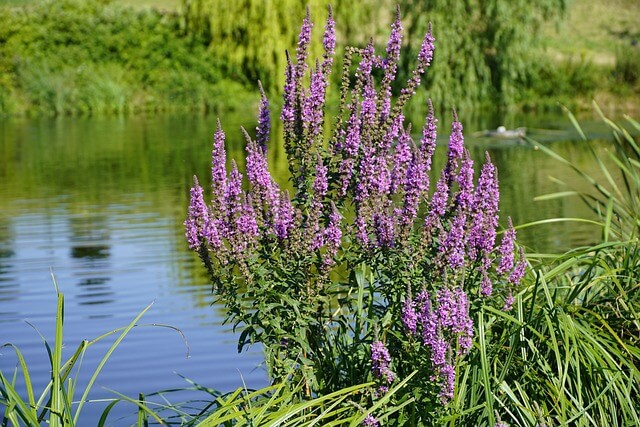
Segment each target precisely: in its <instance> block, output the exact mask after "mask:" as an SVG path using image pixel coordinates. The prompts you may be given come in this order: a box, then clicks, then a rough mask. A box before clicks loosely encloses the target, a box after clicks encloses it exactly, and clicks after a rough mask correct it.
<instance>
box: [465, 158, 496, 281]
mask: <svg viewBox="0 0 640 427" xmlns="http://www.w3.org/2000/svg"><path fill="white" fill-rule="evenodd" d="M486 158H487V161H486V162H485V164H484V165H483V166H482V170H481V172H480V178H478V186H477V187H476V192H475V197H474V202H473V207H472V211H473V213H472V220H471V230H470V232H469V256H470V258H471V259H487V258H488V257H489V253H490V252H491V251H492V250H493V246H494V244H495V240H496V228H497V227H498V203H499V199H500V196H499V191H498V180H497V178H496V170H495V166H494V165H493V164H492V163H491V159H490V158H489V154H488V153H487V154H486ZM485 267H486V269H488V265H487V266H485Z"/></svg>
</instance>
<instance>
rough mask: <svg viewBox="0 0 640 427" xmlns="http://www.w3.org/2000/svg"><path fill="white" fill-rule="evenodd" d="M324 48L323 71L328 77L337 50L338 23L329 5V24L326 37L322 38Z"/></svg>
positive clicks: (325, 28)
mask: <svg viewBox="0 0 640 427" xmlns="http://www.w3.org/2000/svg"><path fill="white" fill-rule="evenodd" d="M322 47H323V48H324V59H323V61H322V70H323V73H324V75H325V77H326V76H328V75H329V73H330V72H331V66H332V65H333V54H334V53H335V49H336V23H335V21H334V20H333V9H332V8H331V5H329V16H328V17H327V24H326V25H325V27H324V36H323V37H322Z"/></svg>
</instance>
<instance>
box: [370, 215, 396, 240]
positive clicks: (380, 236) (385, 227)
mask: <svg viewBox="0 0 640 427" xmlns="http://www.w3.org/2000/svg"><path fill="white" fill-rule="evenodd" d="M394 217H395V215H388V214H387V213H386V212H376V213H374V215H373V226H374V231H375V233H376V239H377V242H378V247H382V248H391V247H393V246H394V243H395V220H394V219H395V218H394Z"/></svg>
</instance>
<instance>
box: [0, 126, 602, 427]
mask: <svg viewBox="0 0 640 427" xmlns="http://www.w3.org/2000/svg"><path fill="white" fill-rule="evenodd" d="M519 120H520V121H519V123H518V124H519V125H529V126H532V127H538V128H550V129H555V131H554V132H546V131H545V132H541V133H540V134H539V135H538V137H539V138H540V139H543V140H546V144H548V145H549V146H551V147H552V148H553V149H555V150H557V151H558V152H559V153H560V154H562V155H563V156H565V157H568V158H570V159H571V160H572V161H574V162H576V163H577V164H579V165H581V166H583V167H586V168H593V169H595V166H594V165H593V161H592V158H591V157H590V154H589V152H588V148H587V145H586V143H584V142H574V141H572V139H574V135H573V134H572V133H571V132H569V129H570V125H569V124H568V123H567V121H566V119H565V118H563V117H546V118H543V117H526V118H520V119H519ZM463 123H464V120H463ZM497 124H499V123H494V122H491V120H490V119H488V120H485V121H484V122H483V121H482V120H481V121H479V122H478V123H476V124H470V125H469V124H466V123H465V126H466V129H467V131H468V132H467V135H470V134H471V133H472V132H473V131H474V130H476V129H479V128H482V127H488V126H496V125H497ZM507 124H508V123H507ZM240 125H244V126H245V127H247V128H248V129H253V128H254V127H255V123H254V119H253V118H252V117H246V116H240V117H238V116H233V115H227V117H226V119H225V120H223V127H224V128H225V130H226V132H227V140H228V147H227V151H228V153H229V154H230V155H231V156H233V157H235V158H236V159H238V160H240V161H239V163H240V165H241V166H242V164H243V161H242V160H241V159H242V158H243V157H242V147H243V143H242V141H241V138H240V131H239V126H240ZM214 128H215V118H213V117H194V116H161V117H151V118H144V117H131V118H62V119H5V120H4V121H0V344H2V343H6V342H10V343H13V344H16V345H17V346H19V347H20V349H21V350H22V352H23V353H24V355H25V357H26V360H27V363H28V365H29V368H30V374H31V376H32V379H33V381H34V383H35V388H36V393H38V392H39V391H40V390H42V388H43V386H44V384H46V382H47V381H48V378H49V367H48V366H49V365H48V360H47V356H46V351H45V348H44V346H43V344H42V341H41V340H40V338H39V336H38V334H37V332H36V331H35V330H34V329H33V328H32V327H31V326H29V325H28V324H27V323H26V322H25V321H29V322H30V323H32V324H33V325H35V326H36V327H37V328H38V329H39V331H40V332H41V333H42V334H43V335H44V336H45V337H46V338H47V339H49V340H50V341H53V336H54V335H53V334H54V332H53V329H54V321H53V318H54V314H55V304H56V296H55V291H54V287H53V284H52V280H51V277H50V273H49V271H50V268H53V270H54V272H55V275H56V278H57V281H58V283H59V286H60V289H61V291H62V292H63V293H64V294H65V297H66V312H65V314H66V318H65V339H64V342H65V348H66V352H67V353H66V354H67V355H69V354H70V353H71V352H72V351H73V349H75V347H76V346H77V345H78V343H79V342H80V341H81V340H82V339H91V338H94V337H97V336H99V335H101V334H102V333H104V332H107V331H109V330H112V329H114V328H117V327H121V326H125V325H126V324H127V323H128V322H129V321H130V320H131V319H133V317H134V316H135V315H136V314H137V313H138V312H140V311H141V310H142V309H143V308H144V307H145V306H146V305H147V304H149V303H151V302H154V305H153V307H152V308H151V309H150V310H149V312H148V313H147V314H146V315H145V317H144V318H143V320H142V322H141V323H149V324H152V323H158V324H168V325H172V326H175V327H177V328H180V330H182V332H184V334H185V335H186V337H187V340H188V346H189V351H190V357H189V358H186V353H187V348H186V346H185V344H184V343H183V341H182V338H181V337H180V335H179V334H178V333H176V332H174V331H173V330H170V329H166V328H159V327H145V328H136V329H134V330H133V331H132V332H131V334H130V336H129V337H127V338H126V339H125V341H124V342H123V344H122V345H121V346H120V347H119V348H118V349H117V350H116V352H115V353H114V355H113V356H112V358H111V359H110V360H109V362H108V363H107V365H106V367H105V369H104V371H103V372H102V374H101V375H100V376H99V377H98V380H97V382H96V384H95V386H94V390H93V392H92V394H91V398H92V399H103V398H109V397H113V393H112V392H110V391H109V390H107V389H112V390H117V391H118V392H121V393H124V394H126V395H128V396H132V397H136V396H137V395H138V393H140V392H143V393H145V394H148V393H151V392H153V391H158V390H161V389H168V388H172V387H183V386H187V385H188V384H187V383H186V382H185V381H184V380H183V379H182V378H180V376H178V375H177V374H176V373H178V374H180V375H183V376H186V377H188V378H191V379H193V380H195V381H197V382H198V383H200V384H202V385H205V386H207V387H211V388H215V389H218V390H222V391H231V390H233V389H235V388H236V387H238V386H241V385H242V384H243V383H245V384H246V385H247V386H248V387H261V386H264V385H266V383H267V380H266V374H265V371H264V368H263V367H261V366H260V363H261V354H260V351H259V349H258V348H256V349H254V350H253V351H251V352H249V353H243V354H241V355H238V354H237V353H236V344H235V343H236V336H235V335H233V334H232V333H231V331H230V328H229V326H227V325H221V323H222V321H223V319H224V312H223V311H222V309H221V307H219V306H216V305H212V302H213V297H212V295H211V293H210V287H209V284H208V283H207V279H206V277H205V275H204V271H203V269H202V268H201V266H200V264H199V261H198V260H197V259H196V258H195V257H194V256H193V254H191V253H190V252H189V251H188V250H187V247H186V243H185V241H184V237H183V228H182V221H183V220H184V216H185V211H186V206H187V204H188V189H189V187H190V185H191V176H192V175H193V174H197V175H198V176H199V177H200V178H201V180H202V181H205V180H206V177H207V175H208V171H209V154H210V142H211V136H212V133H213V130H214ZM594 129H595V128H594ZM446 130H447V129H446V126H441V131H440V133H441V134H442V135H443V137H445V138H446V135H445V134H448V132H447V131H446ZM467 140H468V147H469V149H470V151H471V153H472V156H474V158H476V159H482V158H483V157H484V151H485V150H488V151H489V152H490V153H491V156H492V158H493V159H494V162H495V163H496V164H497V166H498V169H499V174H500V183H501V193H502V201H501V210H502V214H503V215H511V216H512V217H513V220H514V223H515V224H522V223H526V222H530V221H534V220H539V219H545V218H553V217H565V216H568V217H581V216H582V217H584V216H585V215H588V212H587V211H586V209H585V208H584V207H583V206H582V205H581V204H580V202H579V201H577V200H575V199H574V200H571V199H562V200H554V201H547V202H534V201H533V197H534V196H536V195H540V194H544V193H549V192H553V191H558V190H559V187H558V185H557V184H555V183H553V182H552V181H551V180H550V179H549V176H554V177H556V178H559V179H562V180H565V181H569V182H579V179H578V178H577V177H576V176H575V175H574V174H573V173H571V172H570V171H568V170H566V169H564V168H562V167H560V166H559V164H558V163H557V162H554V161H552V160H550V159H549V158H548V157H547V156H546V155H544V154H542V153H541V152H539V151H535V150H533V149H532V147H531V146H529V145H527V144H524V143H517V142H500V141H492V140H487V139H474V138H471V137H468V138H467ZM442 142H443V145H444V144H446V139H444V140H443V141H442ZM599 144H601V145H600V146H598V147H597V148H596V150H600V149H602V148H601V147H603V146H604V145H606V144H605V143H604V142H603V141H601V142H600V143H599ZM442 154H443V150H439V156H440V157H439V158H438V159H436V162H435V165H436V170H439V169H438V168H439V167H440V166H441V165H442V163H443V160H442V159H443V157H442ZM270 162H271V164H270V167H271V169H272V171H273V172H274V173H275V174H276V175H277V176H278V179H279V180H280V181H281V182H286V170H287V165H286V160H285V158H284V154H283V152H282V149H281V148H278V147H273V148H272V149H271V151H270ZM596 175H597V174H596ZM597 237H598V230H597V229H594V228H593V227H589V226H584V225H575V224H567V223H563V224H556V225H550V226H544V227H535V228H528V229H524V230H522V231H521V232H520V234H519V239H520V241H521V242H522V243H524V244H525V245H527V246H528V247H530V248H531V251H562V250H565V249H567V248H570V247H572V246H575V245H581V244H588V243H591V242H593V241H594V240H595V239H597ZM111 342H113V339H110V340H105V341H104V342H101V343H98V344H96V345H95V346H93V347H91V348H90V349H89V350H88V352H87V355H86V356H85V359H84V361H83V365H82V370H81V371H80V376H79V381H80V384H79V390H82V389H83V387H84V384H86V381H87V379H88V377H89V376H90V374H91V373H92V372H93V369H94V367H95V366H96V365H97V363H98V361H99V359H100V358H101V357H102V355H103V354H104V352H105V351H106V350H107V348H108V346H109V345H110V344H111ZM0 353H1V354H0V369H2V371H3V372H4V373H5V374H10V373H11V372H12V370H13V369H14V367H15V366H16V357H15V356H14V353H13V351H12V350H11V349H10V348H7V347H5V348H3V349H1V350H0ZM79 394H80V392H78V395H77V397H79ZM198 396H200V397H202V395H197V394H188V393H187V394H183V395H182V396H180V397H176V401H180V400H183V399H192V398H196V397H198ZM103 407H104V404H100V403H91V404H88V405H87V406H85V408H84V410H83V414H84V416H83V419H84V420H85V422H84V423H82V424H84V425H93V424H95V420H97V417H98V414H99V413H100V412H101V411H102V408H103ZM133 412H135V410H134V408H133V407H132V406H127V405H126V404H122V406H119V407H116V410H114V412H113V415H112V417H111V418H110V419H111V420H112V421H113V424H114V425H127V424H130V423H131V422H132V418H128V419H121V418H120V417H122V416H125V415H127V414H131V413H133Z"/></svg>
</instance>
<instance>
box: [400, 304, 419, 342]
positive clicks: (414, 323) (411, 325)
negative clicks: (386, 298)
mask: <svg viewBox="0 0 640 427" xmlns="http://www.w3.org/2000/svg"><path fill="white" fill-rule="evenodd" d="M402 323H403V324H404V326H405V328H407V330H408V331H409V332H411V333H412V334H415V333H416V331H417V328H418V313H416V306H415V303H414V302H413V300H412V299H411V297H410V296H409V297H407V299H406V300H404V304H402Z"/></svg>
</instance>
